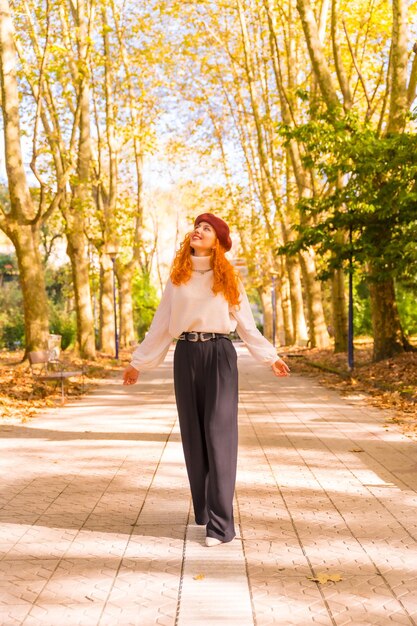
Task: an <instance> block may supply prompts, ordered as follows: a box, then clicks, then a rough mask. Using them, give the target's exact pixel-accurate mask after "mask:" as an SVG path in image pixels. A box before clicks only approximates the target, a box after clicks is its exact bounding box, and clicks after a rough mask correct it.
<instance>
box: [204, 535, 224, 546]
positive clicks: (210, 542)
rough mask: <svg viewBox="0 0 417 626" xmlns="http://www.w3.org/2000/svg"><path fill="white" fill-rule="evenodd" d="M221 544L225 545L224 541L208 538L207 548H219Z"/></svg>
mask: <svg viewBox="0 0 417 626" xmlns="http://www.w3.org/2000/svg"><path fill="white" fill-rule="evenodd" d="M220 543H223V542H222V541H220V539H216V538H215V537H206V546H207V547H208V548H212V547H213V546H218V545H219V544H220Z"/></svg>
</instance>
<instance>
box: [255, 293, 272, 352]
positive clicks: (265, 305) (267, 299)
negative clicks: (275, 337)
mask: <svg viewBox="0 0 417 626" xmlns="http://www.w3.org/2000/svg"><path fill="white" fill-rule="evenodd" d="M258 293H259V296H260V299H261V304H262V313H263V317H264V323H263V327H264V332H263V334H264V337H266V339H268V341H272V299H271V291H270V289H268V288H267V289H262V288H260V289H259V291H258Z"/></svg>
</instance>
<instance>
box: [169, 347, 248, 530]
mask: <svg viewBox="0 0 417 626" xmlns="http://www.w3.org/2000/svg"><path fill="white" fill-rule="evenodd" d="M174 385H175V396H176V402H177V409H178V416H179V423H180V430H181V439H182V445H183V449H184V457H185V463H186V467H187V473H188V479H189V481H190V487H191V496H192V500H193V506H194V514H195V521H196V523H197V524H207V532H206V534H207V536H208V537H215V538H216V539H220V541H223V542H227V541H231V540H232V539H233V537H234V536H235V528H234V520H233V496H234V490H235V482H236V463H237V440H238V434H237V404H238V374H237V355H236V350H235V348H234V346H233V344H232V342H231V341H230V340H229V339H227V338H225V337H222V338H217V339H211V340H209V341H196V342H192V341H182V340H180V341H178V342H177V345H176V348H175V354H174Z"/></svg>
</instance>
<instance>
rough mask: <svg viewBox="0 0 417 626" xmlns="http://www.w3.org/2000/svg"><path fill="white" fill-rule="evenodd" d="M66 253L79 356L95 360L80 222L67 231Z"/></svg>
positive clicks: (85, 260)
mask: <svg viewBox="0 0 417 626" xmlns="http://www.w3.org/2000/svg"><path fill="white" fill-rule="evenodd" d="M66 236H67V253H68V256H69V258H70V261H71V269H72V282H73V287H74V296H75V311H76V315H77V341H78V348H79V351H80V356H81V357H83V358H87V359H95V357H96V347H95V333H94V317H93V309H92V303H91V293H90V277H89V259H88V254H87V247H86V241H85V235H84V232H83V231H82V230H81V229H80V222H79V221H77V224H75V225H74V227H73V228H70V229H68V228H67V232H66Z"/></svg>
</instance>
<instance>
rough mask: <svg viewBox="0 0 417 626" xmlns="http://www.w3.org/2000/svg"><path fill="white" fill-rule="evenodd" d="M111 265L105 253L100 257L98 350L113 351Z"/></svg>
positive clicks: (111, 352) (110, 352) (107, 352)
mask: <svg viewBox="0 0 417 626" xmlns="http://www.w3.org/2000/svg"><path fill="white" fill-rule="evenodd" d="M114 330H115V329H114V302H113V267H112V262H111V260H110V259H109V258H108V256H107V255H106V254H102V256H101V258H100V350H102V351H103V352H104V353H106V354H114V353H115V348H116V346H115V336H114Z"/></svg>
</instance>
